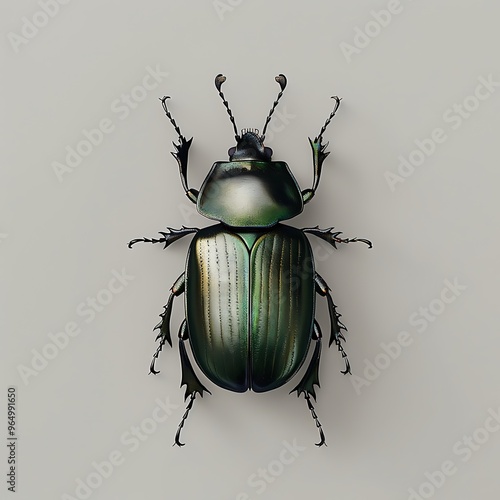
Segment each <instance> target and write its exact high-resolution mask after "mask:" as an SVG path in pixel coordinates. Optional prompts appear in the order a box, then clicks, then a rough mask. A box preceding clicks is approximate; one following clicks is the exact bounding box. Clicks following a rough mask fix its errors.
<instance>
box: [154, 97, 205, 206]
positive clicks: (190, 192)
mask: <svg viewBox="0 0 500 500" xmlns="http://www.w3.org/2000/svg"><path fill="white" fill-rule="evenodd" d="M167 99H170V97H169V96H165V97H162V98H161V99H160V101H161V104H162V106H163V109H164V111H165V114H166V115H167V118H168V119H169V120H170V123H171V124H172V125H173V127H174V129H175V131H176V132H177V134H178V135H179V143H178V144H176V143H175V142H174V143H173V145H174V148H175V151H173V152H172V156H173V157H174V158H175V159H176V160H177V163H178V164H179V173H180V176H181V182H182V187H183V188H184V191H185V192H186V195H187V197H188V198H189V199H190V200H191V201H192V202H193V203H196V200H197V198H198V194H199V192H198V191H197V190H196V189H190V188H189V187H188V182H187V167H188V155H189V148H190V147H191V143H192V142H193V138H192V137H191V139H189V140H187V139H186V138H185V137H184V136H183V135H182V133H181V129H180V128H179V127H178V125H177V123H176V122H175V120H174V119H173V117H172V115H171V114H170V111H169V110H168V108H167Z"/></svg>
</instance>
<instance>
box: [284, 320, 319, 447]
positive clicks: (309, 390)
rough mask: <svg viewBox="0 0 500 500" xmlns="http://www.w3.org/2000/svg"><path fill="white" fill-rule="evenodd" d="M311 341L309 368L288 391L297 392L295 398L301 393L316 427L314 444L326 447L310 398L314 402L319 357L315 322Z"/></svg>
mask: <svg viewBox="0 0 500 500" xmlns="http://www.w3.org/2000/svg"><path fill="white" fill-rule="evenodd" d="M312 338H313V340H315V341H316V345H315V347H314V352H313V355H312V358H311V361H310V362H309V366H308V367H307V370H306V373H305V374H304V376H303V377H302V380H301V381H300V382H299V383H298V385H297V386H296V387H295V388H294V389H292V390H291V391H290V393H292V392H294V391H297V397H298V396H300V395H301V394H302V393H303V394H304V398H305V399H306V402H307V407H308V408H309V410H310V412H311V416H312V418H313V419H314V421H315V422H316V427H317V428H318V431H319V437H320V442H319V443H315V444H316V446H323V445H325V446H326V440H325V434H324V432H323V428H322V427H321V422H320V421H319V419H318V415H317V414H316V410H315V408H314V406H313V404H312V402H311V396H312V397H313V399H314V401H316V392H315V390H314V386H315V385H317V386H318V387H319V360H320V356H321V338H322V334H321V328H320V326H319V324H318V322H317V321H316V320H314V324H313V336H312Z"/></svg>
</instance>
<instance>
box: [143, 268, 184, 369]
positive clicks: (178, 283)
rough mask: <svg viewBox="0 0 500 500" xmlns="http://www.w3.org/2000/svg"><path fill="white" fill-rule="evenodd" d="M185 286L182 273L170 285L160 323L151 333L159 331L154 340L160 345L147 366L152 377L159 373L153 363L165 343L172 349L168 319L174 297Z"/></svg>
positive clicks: (179, 293) (170, 314) (182, 291)
mask: <svg viewBox="0 0 500 500" xmlns="http://www.w3.org/2000/svg"><path fill="white" fill-rule="evenodd" d="M185 285H186V281H185V277H184V273H182V274H181V275H180V276H179V277H178V278H177V279H176V280H175V283H174V284H173V285H172V288H171V289H170V290H171V292H172V293H171V294H170V297H169V298H168V302H167V305H166V306H165V307H164V311H163V312H162V313H161V314H160V317H161V321H160V322H159V323H158V324H157V325H156V326H155V327H154V329H153V331H155V330H160V333H159V334H158V335H157V337H156V339H155V340H160V345H159V346H158V348H157V349H156V352H155V353H154V354H153V359H152V360H151V365H150V366H149V373H152V374H153V375H156V374H157V373H160V371H159V370H158V371H157V370H155V362H156V360H157V359H158V356H159V355H160V352H161V351H162V349H163V346H164V345H165V342H168V343H169V345H170V347H172V338H171V336H170V318H171V316H172V306H173V303H174V297H178V296H179V295H181V294H182V293H184V290H185Z"/></svg>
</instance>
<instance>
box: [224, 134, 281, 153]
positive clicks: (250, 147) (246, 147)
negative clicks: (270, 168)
mask: <svg viewBox="0 0 500 500" xmlns="http://www.w3.org/2000/svg"><path fill="white" fill-rule="evenodd" d="M227 154H228V155H229V159H230V160H231V161H233V160H260V161H271V156H272V155H273V150H272V149H271V148H268V147H266V146H264V136H263V135H259V131H258V130H257V129H243V130H242V131H241V137H239V138H237V139H236V146H235V147H232V148H230V149H229V151H228V152H227Z"/></svg>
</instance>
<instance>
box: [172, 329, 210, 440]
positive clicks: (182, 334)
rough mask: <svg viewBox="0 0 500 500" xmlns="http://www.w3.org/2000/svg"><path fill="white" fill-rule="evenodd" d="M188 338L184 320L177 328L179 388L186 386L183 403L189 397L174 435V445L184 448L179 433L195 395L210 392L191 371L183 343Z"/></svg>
mask: <svg viewBox="0 0 500 500" xmlns="http://www.w3.org/2000/svg"><path fill="white" fill-rule="evenodd" d="M188 338H189V333H188V329H187V323H186V320H184V321H183V322H182V324H181V327H180V328H179V354H180V358H181V372H182V376H181V387H182V386H183V385H185V386H186V394H185V395H184V401H185V400H186V399H187V398H188V397H189V403H188V404H187V406H186V411H185V412H184V415H183V416H182V419H181V421H180V423H179V426H178V427H177V432H176V434H175V441H174V444H176V445H177V446H184V444H185V443H181V441H180V437H181V431H182V428H183V427H184V423H185V422H186V419H187V418H188V416H189V411H190V410H191V408H192V407H193V404H194V399H195V397H196V393H198V394H199V395H200V396H201V397H203V391H207V392H208V393H209V394H211V392H210V391H209V390H208V389H207V388H206V387H205V386H204V385H203V384H202V383H201V382H200V380H199V379H198V377H197V376H196V373H195V372H194V370H193V366H192V365H191V362H190V361H189V357H188V354H187V351H186V346H185V345H184V342H185V341H186V340H188Z"/></svg>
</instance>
